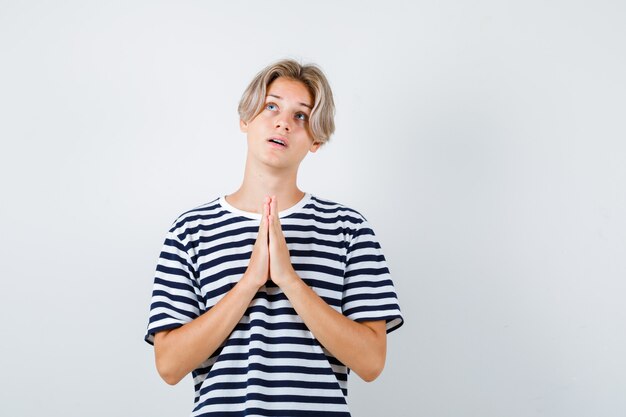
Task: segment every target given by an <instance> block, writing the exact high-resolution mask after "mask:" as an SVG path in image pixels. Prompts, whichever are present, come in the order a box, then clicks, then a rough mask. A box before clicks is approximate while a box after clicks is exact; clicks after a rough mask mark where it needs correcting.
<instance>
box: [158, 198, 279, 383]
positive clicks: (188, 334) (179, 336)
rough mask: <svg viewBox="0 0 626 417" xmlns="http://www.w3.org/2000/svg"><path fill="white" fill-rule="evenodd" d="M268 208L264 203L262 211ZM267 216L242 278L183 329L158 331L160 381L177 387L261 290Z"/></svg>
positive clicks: (266, 264) (266, 267) (265, 269)
mask: <svg viewBox="0 0 626 417" xmlns="http://www.w3.org/2000/svg"><path fill="white" fill-rule="evenodd" d="M268 209H269V206H268V205H267V204H266V203H264V204H263V212H264V213H267V210H268ZM267 235H268V234H267V220H266V216H264V217H263V219H262V220H261V224H260V225H259V234H258V237H257V240H256V242H255V244H254V248H253V249H252V255H251V257H250V263H249V264H248V268H247V269H246V272H245V273H244V275H243V277H242V278H241V279H240V280H239V282H237V284H236V285H235V286H234V287H233V288H232V289H231V290H230V291H229V292H228V293H227V294H226V295H225V296H224V297H223V298H222V299H221V300H220V301H218V302H217V303H216V304H215V305H214V306H213V307H211V308H210V309H209V310H208V311H206V312H204V313H203V314H202V315H201V316H199V317H197V318H195V319H194V320H192V321H190V322H189V323H186V324H184V325H183V326H181V327H178V328H176V329H171V330H164V331H161V332H158V333H157V334H156V335H155V336H154V354H155V361H156V367H157V370H158V372H159V375H161V378H163V380H165V382H167V383H168V384H170V385H175V384H177V383H178V382H179V381H180V380H181V379H183V378H184V377H185V375H187V374H188V373H189V372H191V371H192V370H194V369H196V368H197V367H198V366H199V365H200V364H201V363H202V362H204V361H205V360H207V358H209V357H211V355H212V354H213V353H214V352H215V351H216V350H217V349H218V348H219V347H220V345H221V344H222V343H223V342H224V340H226V338H227V337H228V335H229V334H230V333H231V332H232V331H233V329H234V328H235V326H236V325H237V323H238V322H239V320H241V317H242V316H243V315H244V313H245V311H246V309H247V308H248V306H249V305H250V302H251V301H252V299H253V298H254V296H255V294H256V293H257V291H258V290H259V288H260V287H261V286H262V285H263V284H265V282H266V281H267V279H268V276H269V252H268V240H267Z"/></svg>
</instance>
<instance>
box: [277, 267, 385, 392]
mask: <svg viewBox="0 0 626 417" xmlns="http://www.w3.org/2000/svg"><path fill="white" fill-rule="evenodd" d="M281 289H282V290H283V292H284V293H285V295H286V296H287V298H288V299H289V300H290V301H291V304H292V305H293V307H294V309H295V310H296V312H297V313H298V315H299V316H300V317H301V318H302V320H303V321H304V323H305V324H306V325H307V327H308V328H309V330H311V332H312V333H313V335H314V336H315V337H316V338H317V340H319V342H320V343H321V344H322V345H323V346H324V347H325V348H326V349H328V351H329V352H330V353H332V354H333V356H335V357H336V358H337V359H339V360H340V361H341V362H342V363H343V364H344V365H346V366H347V367H349V368H350V369H352V370H353V371H354V372H356V373H357V374H358V375H359V376H360V377H361V378H363V379H364V380H366V381H372V380H373V379H375V378H376V377H377V376H378V375H379V374H380V372H381V371H382V369H383V367H384V364H385V357H386V329H385V322H384V321H378V322H368V323H358V322H355V321H353V320H351V319H349V318H347V317H346V316H344V315H343V314H341V313H340V312H338V311H336V310H335V309H333V308H332V307H330V306H329V305H328V304H327V303H326V302H325V301H324V300H323V299H322V298H321V297H320V296H319V295H317V294H316V293H315V291H313V290H312V289H311V288H310V287H309V286H308V285H307V284H306V283H305V282H304V281H302V279H301V278H300V277H299V276H297V274H295V272H294V277H293V278H292V279H289V280H287V282H285V283H283V284H281Z"/></svg>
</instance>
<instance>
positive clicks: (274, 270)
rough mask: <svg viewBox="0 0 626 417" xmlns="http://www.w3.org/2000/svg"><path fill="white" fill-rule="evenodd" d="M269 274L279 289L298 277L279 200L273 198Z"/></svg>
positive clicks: (271, 201)
mask: <svg viewBox="0 0 626 417" xmlns="http://www.w3.org/2000/svg"><path fill="white" fill-rule="evenodd" d="M269 258H270V264H269V270H270V271H269V274H270V279H271V280H272V281H274V283H275V284H276V285H278V286H279V287H280V286H282V285H284V284H286V283H288V282H289V281H290V280H292V279H294V278H295V277H297V275H296V271H295V270H294V269H293V266H292V265H291V257H290V256H289V248H288V247H287V241H286V240H285V235H284V234H283V229H282V227H281V224H280V219H279V218H278V200H277V199H276V196H272V198H271V200H270V214H269Z"/></svg>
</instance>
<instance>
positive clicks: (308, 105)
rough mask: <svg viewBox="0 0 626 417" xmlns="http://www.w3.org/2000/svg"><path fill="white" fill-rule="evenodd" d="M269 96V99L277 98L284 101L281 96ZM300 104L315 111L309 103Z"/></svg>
mask: <svg viewBox="0 0 626 417" xmlns="http://www.w3.org/2000/svg"><path fill="white" fill-rule="evenodd" d="M267 96H268V97H275V98H277V99H279V100H282V99H283V98H282V97H281V96H277V95H276V94H268V95H267ZM298 104H300V105H302V106H304V107H308V108H309V109H311V110H313V106H311V105H310V104H307V103H298Z"/></svg>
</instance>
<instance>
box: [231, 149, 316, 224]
mask: <svg viewBox="0 0 626 417" xmlns="http://www.w3.org/2000/svg"><path fill="white" fill-rule="evenodd" d="M297 176H298V171H297V168H296V169H291V170H289V169H280V168H276V167H272V166H268V165H265V164H262V163H260V162H258V161H256V163H255V161H254V159H253V158H250V157H249V156H248V158H247V159H246V169H245V171H244V178H243V182H242V184H241V186H240V187H239V189H238V190H237V191H235V192H234V193H232V194H230V195H228V196H227V197H226V200H227V201H228V203H229V204H231V205H232V206H233V207H236V208H238V209H240V210H244V211H248V212H252V213H260V212H261V209H262V205H263V199H264V198H265V196H272V195H273V196H276V198H277V199H278V211H282V210H285V209H287V208H289V207H291V206H293V205H295V204H296V203H297V202H298V201H300V200H301V199H302V197H304V192H303V191H301V190H300V189H299V188H298V185H297Z"/></svg>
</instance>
